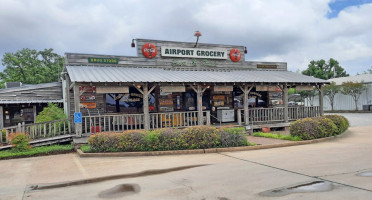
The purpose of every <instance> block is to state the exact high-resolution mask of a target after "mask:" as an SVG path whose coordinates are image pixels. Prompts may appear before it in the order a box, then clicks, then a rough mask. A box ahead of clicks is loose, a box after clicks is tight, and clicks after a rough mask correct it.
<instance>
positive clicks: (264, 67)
mask: <svg viewBox="0 0 372 200" xmlns="http://www.w3.org/2000/svg"><path fill="white" fill-rule="evenodd" d="M257 68H258V69H277V68H278V66H277V65H262V64H257Z"/></svg>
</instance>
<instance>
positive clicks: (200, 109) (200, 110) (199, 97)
mask: <svg viewBox="0 0 372 200" xmlns="http://www.w3.org/2000/svg"><path fill="white" fill-rule="evenodd" d="M191 88H192V89H193V90H194V91H195V93H196V100H197V102H198V105H197V106H198V125H199V126H200V125H203V92H204V91H205V90H206V89H207V87H205V88H202V86H201V85H197V87H196V88H195V87H194V86H192V85H191Z"/></svg>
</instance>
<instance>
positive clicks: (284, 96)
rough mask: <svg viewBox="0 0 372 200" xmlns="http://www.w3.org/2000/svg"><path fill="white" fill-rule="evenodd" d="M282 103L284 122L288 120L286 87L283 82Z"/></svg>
mask: <svg viewBox="0 0 372 200" xmlns="http://www.w3.org/2000/svg"><path fill="white" fill-rule="evenodd" d="M283 104H284V122H285V123H287V122H288V87H287V84H286V83H285V84H284V85H283Z"/></svg>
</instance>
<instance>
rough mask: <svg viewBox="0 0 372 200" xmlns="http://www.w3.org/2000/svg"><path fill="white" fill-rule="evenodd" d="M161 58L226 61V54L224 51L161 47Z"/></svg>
mask: <svg viewBox="0 0 372 200" xmlns="http://www.w3.org/2000/svg"><path fill="white" fill-rule="evenodd" d="M161 56H163V57H180V58H209V59H227V53H226V50H224V49H195V48H180V47H166V46H162V47H161Z"/></svg>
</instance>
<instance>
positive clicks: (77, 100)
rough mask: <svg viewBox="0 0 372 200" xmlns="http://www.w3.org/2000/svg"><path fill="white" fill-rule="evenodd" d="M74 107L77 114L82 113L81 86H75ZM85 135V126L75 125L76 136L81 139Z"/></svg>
mask: <svg viewBox="0 0 372 200" xmlns="http://www.w3.org/2000/svg"><path fill="white" fill-rule="evenodd" d="M74 104H75V105H74V106H75V112H80V91H79V85H78V84H76V83H75V84H74ZM82 133H83V126H82V123H75V135H76V136H77V137H81V135H82Z"/></svg>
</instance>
